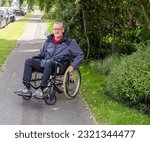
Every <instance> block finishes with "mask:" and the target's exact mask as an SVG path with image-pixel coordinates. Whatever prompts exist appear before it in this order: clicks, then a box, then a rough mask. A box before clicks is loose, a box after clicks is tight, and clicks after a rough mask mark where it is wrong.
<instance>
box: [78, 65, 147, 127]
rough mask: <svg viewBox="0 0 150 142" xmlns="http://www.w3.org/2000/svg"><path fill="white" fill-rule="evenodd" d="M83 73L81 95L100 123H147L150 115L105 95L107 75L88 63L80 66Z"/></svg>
mask: <svg viewBox="0 0 150 142" xmlns="http://www.w3.org/2000/svg"><path fill="white" fill-rule="evenodd" d="M80 70H81V74H82V84H81V96H82V97H83V99H84V100H85V102H86V103H87V105H88V107H89V109H90V111H91V113H92V114H93V116H94V117H95V118H96V121H97V123H98V124H112V125H147V124H150V117H148V116H147V115H144V114H142V113H141V112H139V111H137V110H134V109H130V108H127V107H125V106H123V105H122V104H119V103H117V102H116V101H114V100H112V99H110V98H109V97H107V96H106V95H104V90H105V87H106V79H105V77H103V76H101V75H99V73H98V72H97V71H95V69H94V68H91V67H90V66H89V65H87V64H82V65H81V67H80Z"/></svg>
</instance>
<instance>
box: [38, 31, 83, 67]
mask: <svg viewBox="0 0 150 142" xmlns="http://www.w3.org/2000/svg"><path fill="white" fill-rule="evenodd" d="M53 36H54V35H53V34H51V35H49V36H48V37H47V40H46V41H45V43H44V45H43V48H42V49H41V50H40V56H42V57H43V59H42V61H41V66H42V67H44V65H45V63H46V62H47V61H49V60H54V61H58V62H61V63H66V62H68V59H69V58H70V57H71V58H72V61H71V63H70V65H72V66H73V67H74V69H76V68H77V67H78V65H79V64H80V62H81V61H82V60H83V58H84V54H83V51H82V50H81V48H80V47H79V45H78V44H77V42H76V41H75V40H74V39H70V38H68V37H67V35H65V34H64V36H63V39H62V40H61V41H60V42H58V43H56V44H54V43H53Z"/></svg>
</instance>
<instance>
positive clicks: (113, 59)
mask: <svg viewBox="0 0 150 142" xmlns="http://www.w3.org/2000/svg"><path fill="white" fill-rule="evenodd" d="M120 58H121V56H117V55H113V56H109V57H107V58H105V59H104V60H98V61H92V62H91V63H90V66H92V67H93V68H94V69H96V70H97V71H98V72H99V73H100V74H101V75H106V76H107V75H108V74H109V73H110V71H111V69H112V68H114V67H115V66H116V65H118V64H119V62H120Z"/></svg>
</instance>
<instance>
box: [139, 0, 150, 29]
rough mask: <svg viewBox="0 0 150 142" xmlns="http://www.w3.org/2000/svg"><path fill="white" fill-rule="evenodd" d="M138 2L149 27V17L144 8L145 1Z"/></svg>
mask: <svg viewBox="0 0 150 142" xmlns="http://www.w3.org/2000/svg"><path fill="white" fill-rule="evenodd" d="M139 2H140V6H141V8H142V11H143V14H144V17H145V20H146V21H147V23H148V25H149V26H150V17H149V14H148V11H147V8H146V4H145V1H144V0H139Z"/></svg>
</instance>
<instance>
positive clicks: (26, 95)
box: [16, 93, 32, 97]
mask: <svg viewBox="0 0 150 142" xmlns="http://www.w3.org/2000/svg"><path fill="white" fill-rule="evenodd" d="M16 94H17V93H16ZM17 95H18V96H25V97H31V96H32V95H29V94H19V93H18V94H17Z"/></svg>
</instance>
